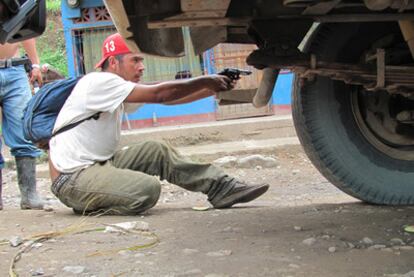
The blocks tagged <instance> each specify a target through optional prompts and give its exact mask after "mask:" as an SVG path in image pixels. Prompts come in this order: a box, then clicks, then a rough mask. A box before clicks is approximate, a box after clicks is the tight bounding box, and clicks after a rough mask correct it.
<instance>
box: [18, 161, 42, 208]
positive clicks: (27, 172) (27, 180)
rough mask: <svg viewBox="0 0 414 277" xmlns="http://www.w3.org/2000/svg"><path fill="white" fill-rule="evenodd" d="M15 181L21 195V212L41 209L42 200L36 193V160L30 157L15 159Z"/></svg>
mask: <svg viewBox="0 0 414 277" xmlns="http://www.w3.org/2000/svg"><path fill="white" fill-rule="evenodd" d="M16 168H17V181H18V183H19V189H20V193H21V201H20V208H21V209H22V210H27V209H34V210H41V209H43V204H44V203H43V200H42V199H41V198H40V197H39V195H38V194H37V192H36V160H35V158H32V157H16Z"/></svg>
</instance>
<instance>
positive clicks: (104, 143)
mask: <svg viewBox="0 0 414 277" xmlns="http://www.w3.org/2000/svg"><path fill="white" fill-rule="evenodd" d="M134 87H135V83H133V82H129V81H125V80H124V79H123V78H121V77H119V76H118V75H116V74H112V73H108V72H94V73H90V74H87V75H86V76H85V77H83V78H82V79H81V80H79V82H78V83H77V84H76V86H75V88H74V89H73V91H72V93H71V95H70V96H69V97H68V99H67V100H66V102H65V104H64V105H63V108H62V109H61V111H60V112H59V115H58V117H57V119H56V123H55V126H54V131H55V130H57V129H60V128H61V127H63V126H66V125H68V124H70V123H73V122H77V121H79V120H81V119H84V118H87V117H89V116H91V115H94V114H96V113H97V112H101V114H100V116H99V119H98V120H95V119H89V120H86V121H84V122H82V123H80V124H79V125H77V126H75V127H74V128H72V129H69V130H67V131H64V132H62V133H60V134H58V135H56V136H54V137H53V138H52V139H51V140H50V143H49V146H50V158H51V160H52V162H53V165H54V166H55V168H56V169H57V170H58V171H60V172H63V173H71V172H75V171H77V170H79V169H82V168H85V167H88V166H90V165H92V164H94V163H95V162H98V161H105V160H108V159H110V158H111V157H112V156H113V154H114V153H115V150H116V148H117V146H118V143H119V139H120V137H121V123H122V115H123V113H124V108H125V109H127V110H130V108H131V106H133V107H134V108H135V109H136V108H137V107H138V106H139V105H140V104H138V105H137V104H132V105H130V104H128V106H129V107H127V103H125V104H124V103H123V101H124V100H125V98H126V97H127V96H128V95H129V94H130V93H131V91H132V90H133V88H134ZM124 106H125V107H124Z"/></svg>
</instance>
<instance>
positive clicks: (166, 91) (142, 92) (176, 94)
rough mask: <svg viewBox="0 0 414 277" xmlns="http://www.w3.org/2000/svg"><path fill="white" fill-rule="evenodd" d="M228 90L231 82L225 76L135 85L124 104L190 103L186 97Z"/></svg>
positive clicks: (230, 87)
mask: <svg viewBox="0 0 414 277" xmlns="http://www.w3.org/2000/svg"><path fill="white" fill-rule="evenodd" d="M230 89H232V83H231V80H230V79H229V78H227V77H225V76H218V75H211V76H200V77H196V78H192V79H188V80H175V81H169V82H163V83H160V84H157V85H149V86H148V85H141V84H137V85H136V87H135V88H134V90H133V91H132V92H131V93H130V95H128V97H127V98H126V99H125V100H126V102H136V103H170V102H172V101H176V100H178V99H182V98H185V99H187V100H186V103H187V102H189V101H190V100H188V99H193V98H186V97H188V96H190V95H192V94H194V93H196V92H199V91H202V90H208V91H211V92H212V93H214V92H218V91H225V90H230ZM210 95H211V94H210ZM210 95H208V96H210ZM202 96H204V95H203V94H199V96H198V97H199V98H197V97H196V98H194V99H196V100H197V99H201V98H200V97H202ZM204 97H206V96H204ZM192 101H194V100H192Z"/></svg>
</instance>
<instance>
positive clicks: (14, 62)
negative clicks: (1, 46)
mask: <svg viewBox="0 0 414 277" xmlns="http://www.w3.org/2000/svg"><path fill="white" fill-rule="evenodd" d="M24 64H30V60H29V59H28V58H13V59H0V68H8V67H12V66H18V65H24Z"/></svg>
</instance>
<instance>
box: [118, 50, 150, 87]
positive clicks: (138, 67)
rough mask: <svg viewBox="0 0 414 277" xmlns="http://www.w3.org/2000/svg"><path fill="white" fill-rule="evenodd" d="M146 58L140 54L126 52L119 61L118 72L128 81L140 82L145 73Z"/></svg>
mask: <svg viewBox="0 0 414 277" xmlns="http://www.w3.org/2000/svg"><path fill="white" fill-rule="evenodd" d="M144 70H145V66H144V58H143V57H142V56H141V55H140V54H133V53H130V54H125V55H124V56H123V57H122V60H121V61H118V66H117V73H118V74H119V75H120V76H121V77H122V78H124V79H125V80H127V81H131V82H135V83H138V82H139V81H140V80H141V77H142V75H143V74H144Z"/></svg>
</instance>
